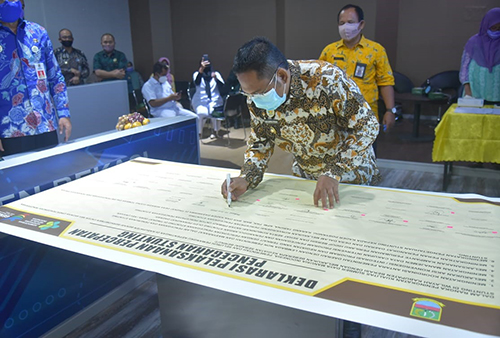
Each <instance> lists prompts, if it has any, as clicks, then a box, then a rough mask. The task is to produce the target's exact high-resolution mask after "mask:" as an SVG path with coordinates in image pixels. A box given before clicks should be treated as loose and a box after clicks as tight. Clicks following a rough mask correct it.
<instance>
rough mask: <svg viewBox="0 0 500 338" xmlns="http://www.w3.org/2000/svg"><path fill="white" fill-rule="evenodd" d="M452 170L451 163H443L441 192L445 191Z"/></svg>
mask: <svg viewBox="0 0 500 338" xmlns="http://www.w3.org/2000/svg"><path fill="white" fill-rule="evenodd" d="M452 170H453V162H444V172H443V191H446V188H448V184H449V183H450V179H451V172H452Z"/></svg>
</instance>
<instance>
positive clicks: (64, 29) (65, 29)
mask: <svg viewBox="0 0 500 338" xmlns="http://www.w3.org/2000/svg"><path fill="white" fill-rule="evenodd" d="M63 31H68V32H69V34H71V36H73V33H72V32H71V31H70V30H69V29H67V28H63V29H61V30H60V31H59V36H61V33H62V32H63Z"/></svg>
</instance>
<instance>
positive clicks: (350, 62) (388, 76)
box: [319, 36, 394, 117]
mask: <svg viewBox="0 0 500 338" xmlns="http://www.w3.org/2000/svg"><path fill="white" fill-rule="evenodd" d="M319 59H320V60H324V61H328V62H330V63H333V64H334V65H335V66H337V67H339V68H340V69H342V70H343V71H344V72H345V73H346V74H347V75H348V76H349V77H350V78H352V79H353V80H354V82H356V84H357V85H358V87H359V89H360V90H361V93H362V94H363V96H364V97H365V100H366V101H367V102H368V104H369V105H370V107H371V108H372V110H373V112H374V113H375V115H376V116H377V117H378V106H377V101H378V97H379V95H378V87H379V86H394V76H393V74H392V69H391V65H390V64H389V59H388V58H387V54H386V52H385V48H384V47H382V45H380V44H379V43H376V42H375V41H371V40H368V39H366V38H365V37H364V36H361V40H360V41H359V43H358V44H357V45H356V46H355V47H354V48H353V49H350V48H348V47H347V46H346V45H345V44H344V40H340V41H337V42H334V43H331V44H329V45H328V46H326V47H325V48H324V49H323V51H322V52H321V55H320V58H319Z"/></svg>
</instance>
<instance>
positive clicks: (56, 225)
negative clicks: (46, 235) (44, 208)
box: [38, 221, 60, 230]
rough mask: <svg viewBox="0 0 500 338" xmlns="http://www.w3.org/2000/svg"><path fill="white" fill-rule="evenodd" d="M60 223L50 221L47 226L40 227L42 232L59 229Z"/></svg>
mask: <svg viewBox="0 0 500 338" xmlns="http://www.w3.org/2000/svg"><path fill="white" fill-rule="evenodd" d="M59 223H60V222H59V221H56V222H53V221H50V222H47V223H45V224H42V225H39V226H38V227H39V228H40V230H48V229H57V228H59Z"/></svg>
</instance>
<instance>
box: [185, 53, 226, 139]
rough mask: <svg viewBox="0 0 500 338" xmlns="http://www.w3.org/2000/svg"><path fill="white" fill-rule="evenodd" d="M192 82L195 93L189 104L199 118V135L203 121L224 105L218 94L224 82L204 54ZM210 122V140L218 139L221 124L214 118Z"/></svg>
mask: <svg viewBox="0 0 500 338" xmlns="http://www.w3.org/2000/svg"><path fill="white" fill-rule="evenodd" d="M193 81H194V84H195V86H196V92H195V93H194V95H193V98H192V102H191V104H192V105H193V108H194V110H195V111H196V114H198V116H199V120H198V121H199V124H198V130H199V132H200V134H201V132H202V131H203V121H204V120H205V119H206V118H211V116H212V113H213V112H214V110H215V108H219V109H220V107H221V106H223V105H224V100H223V98H222V96H221V94H220V93H221V91H222V88H223V86H224V80H223V79H222V76H221V75H220V73H219V72H216V71H214V70H212V65H211V64H210V60H209V59H208V55H207V54H205V55H203V57H202V59H201V61H200V68H199V69H198V70H197V71H196V72H194V73H193ZM211 121H212V127H213V133H212V134H211V135H210V138H211V139H215V138H216V137H219V129H220V125H221V122H220V121H218V120H217V119H216V118H211Z"/></svg>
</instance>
